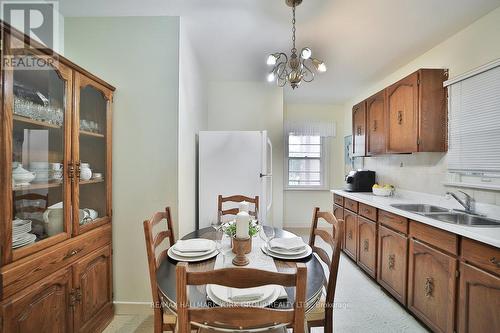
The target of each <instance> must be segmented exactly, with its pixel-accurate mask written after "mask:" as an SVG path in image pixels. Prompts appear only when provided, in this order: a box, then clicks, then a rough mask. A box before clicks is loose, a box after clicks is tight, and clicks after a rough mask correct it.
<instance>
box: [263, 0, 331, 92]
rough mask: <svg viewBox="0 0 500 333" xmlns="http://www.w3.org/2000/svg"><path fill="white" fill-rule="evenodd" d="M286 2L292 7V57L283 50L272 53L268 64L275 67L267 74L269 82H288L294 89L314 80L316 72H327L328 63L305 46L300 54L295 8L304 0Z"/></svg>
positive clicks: (287, 0) (284, 83)
mask: <svg viewBox="0 0 500 333" xmlns="http://www.w3.org/2000/svg"><path fill="white" fill-rule="evenodd" d="M285 2H286V4H287V5H288V6H290V7H292V44H293V47H292V49H291V53H292V54H291V55H290V58H288V56H287V55H286V54H285V53H283V52H276V53H273V54H270V55H269V57H268V58H267V64H268V65H269V66H273V69H272V70H271V72H269V74H268V75H267V80H268V81H269V82H273V81H276V84H277V85H278V86H280V87H284V86H285V85H286V83H287V82H289V83H290V85H291V86H292V88H293V89H295V88H297V87H298V86H299V85H300V83H301V82H302V81H305V82H311V81H312V80H314V72H313V70H312V69H311V68H313V67H314V69H316V71H318V72H320V73H323V72H326V65H325V63H324V62H323V61H321V60H319V59H316V58H313V57H312V51H311V49H310V48H308V47H304V48H303V49H302V50H301V51H300V56H299V55H298V54H297V49H296V48H295V30H296V29H295V8H296V7H297V6H298V5H300V4H301V3H302V0H285Z"/></svg>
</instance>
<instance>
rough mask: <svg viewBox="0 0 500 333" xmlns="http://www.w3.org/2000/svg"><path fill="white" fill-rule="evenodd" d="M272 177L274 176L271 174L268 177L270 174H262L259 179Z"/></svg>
mask: <svg viewBox="0 0 500 333" xmlns="http://www.w3.org/2000/svg"><path fill="white" fill-rule="evenodd" d="M272 176H273V175H272V174H269V175H268V174H264V173H260V174H259V177H260V178H264V177H272Z"/></svg>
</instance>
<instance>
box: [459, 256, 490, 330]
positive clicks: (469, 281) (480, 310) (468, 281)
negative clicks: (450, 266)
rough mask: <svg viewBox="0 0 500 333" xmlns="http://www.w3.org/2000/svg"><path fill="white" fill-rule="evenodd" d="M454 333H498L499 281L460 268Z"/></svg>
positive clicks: (474, 269) (465, 267)
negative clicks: (456, 332) (456, 318)
mask: <svg viewBox="0 0 500 333" xmlns="http://www.w3.org/2000/svg"><path fill="white" fill-rule="evenodd" d="M459 294H460V296H459V302H458V307H457V308H458V332H459V333H475V332H500V315H499V314H500V278H499V277H498V276H495V275H493V274H490V273H487V272H485V271H483V270H481V269H478V268H475V267H473V266H471V265H468V264H465V263H461V264H460V292H459Z"/></svg>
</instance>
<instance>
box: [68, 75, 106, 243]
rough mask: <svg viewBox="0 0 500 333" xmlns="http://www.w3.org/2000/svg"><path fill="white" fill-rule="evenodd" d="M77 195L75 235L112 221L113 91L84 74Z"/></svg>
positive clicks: (79, 78)
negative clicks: (111, 108)
mask: <svg viewBox="0 0 500 333" xmlns="http://www.w3.org/2000/svg"><path fill="white" fill-rule="evenodd" d="M75 87H76V90H75V97H76V98H75V114H76V117H75V122H74V127H75V128H77V129H78V131H75V136H76V137H75V142H77V144H75V150H74V156H75V161H76V168H75V172H76V179H77V180H78V182H77V184H76V189H75V190H76V191H75V193H76V195H75V199H74V200H75V204H74V210H73V214H74V215H73V216H74V219H73V225H74V230H73V232H74V234H80V233H82V232H85V231H87V230H90V229H92V228H95V227H97V226H99V225H102V224H104V223H107V222H109V221H110V217H111V194H110V193H111V163H110V158H111V150H110V147H111V133H110V129H111V127H110V121H111V119H110V118H111V110H110V105H111V93H112V92H111V91H110V90H109V89H107V88H106V87H104V86H102V85H100V84H99V83H97V82H95V81H93V80H92V79H90V78H88V77H87V76H84V75H82V74H80V73H76V75H75Z"/></svg>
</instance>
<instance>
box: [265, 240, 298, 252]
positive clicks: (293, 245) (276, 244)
mask: <svg viewBox="0 0 500 333" xmlns="http://www.w3.org/2000/svg"><path fill="white" fill-rule="evenodd" d="M304 246H306V243H304V241H303V240H302V238H300V237H291V238H274V239H272V240H271V241H270V242H269V247H270V248H271V250H273V249H278V250H289V251H298V250H301V249H303V248H304Z"/></svg>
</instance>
